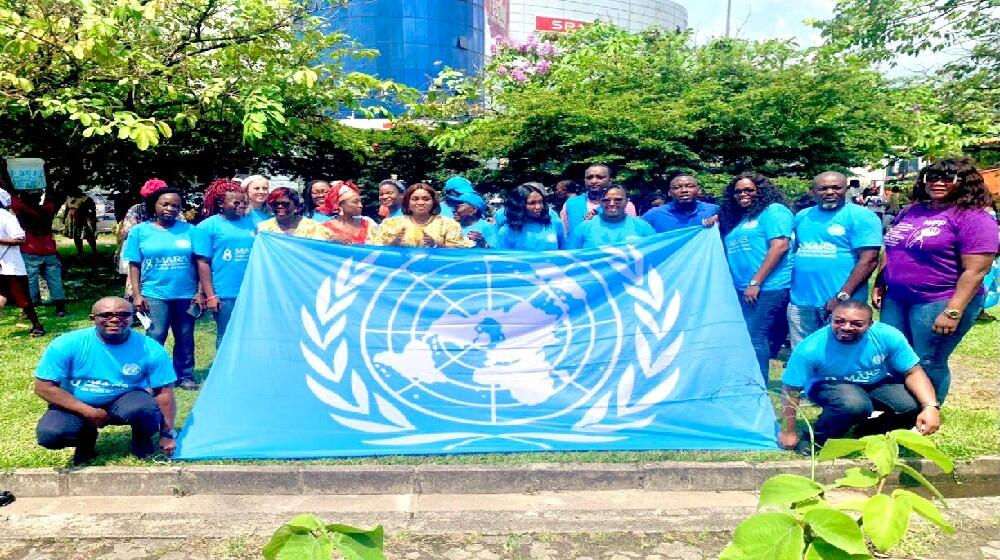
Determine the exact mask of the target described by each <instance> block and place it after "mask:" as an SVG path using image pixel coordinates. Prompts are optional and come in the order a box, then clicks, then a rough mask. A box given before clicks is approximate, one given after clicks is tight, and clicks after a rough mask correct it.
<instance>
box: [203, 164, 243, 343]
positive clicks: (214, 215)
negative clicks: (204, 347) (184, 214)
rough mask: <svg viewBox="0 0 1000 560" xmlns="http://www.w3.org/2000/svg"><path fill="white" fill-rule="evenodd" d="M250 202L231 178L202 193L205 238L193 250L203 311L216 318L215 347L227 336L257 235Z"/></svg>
mask: <svg viewBox="0 0 1000 560" xmlns="http://www.w3.org/2000/svg"><path fill="white" fill-rule="evenodd" d="M249 206H250V200H249V197H248V196H247V193H246V191H245V190H244V189H243V187H242V186H241V185H240V184H239V183H237V182H236V181H233V180H231V179H216V180H215V181H212V182H211V183H210V184H209V185H208V189H206V190H205V203H204V206H203V208H202V215H203V216H204V217H205V219H204V220H202V222H201V223H200V224H198V229H199V230H201V231H203V232H204V233H205V235H203V236H201V237H200V238H197V239H196V241H199V240H200V242H201V244H202V246H200V247H198V246H196V247H195V253H196V254H197V255H198V259H197V260H198V268H199V272H200V273H201V274H200V276H201V277H202V278H205V279H206V280H207V281H205V282H203V283H202V285H201V290H202V292H203V293H204V294H205V308H206V309H208V310H210V311H211V312H212V315H213V316H214V317H215V325H216V333H217V334H216V336H215V347H216V348H218V347H219V344H220V343H221V342H222V337H223V335H225V334H226V327H227V326H228V325H229V319H230V317H232V314H233V308H234V307H235V306H236V296H238V295H239V293H240V285H242V284H243V276H244V274H246V270H247V263H248V262H249V261H250V250H251V249H252V248H253V242H254V239H255V238H256V235H257V228H256V227H254V224H253V220H252V219H250V217H249V216H247V215H246V214H247V208H249Z"/></svg>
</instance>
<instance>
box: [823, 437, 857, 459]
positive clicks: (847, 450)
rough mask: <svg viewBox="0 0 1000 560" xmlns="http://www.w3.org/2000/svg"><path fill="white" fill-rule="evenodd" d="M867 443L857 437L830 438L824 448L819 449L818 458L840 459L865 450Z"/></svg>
mask: <svg viewBox="0 0 1000 560" xmlns="http://www.w3.org/2000/svg"><path fill="white" fill-rule="evenodd" d="M865 445H866V444H865V442H863V441H860V440H857V439H828V440H826V443H824V444H823V448H822V449H820V450H819V455H817V457H816V460H817V461H831V460H833V459H838V458H840V457H844V456H846V455H850V454H851V453H856V452H858V451H862V450H864V448H865Z"/></svg>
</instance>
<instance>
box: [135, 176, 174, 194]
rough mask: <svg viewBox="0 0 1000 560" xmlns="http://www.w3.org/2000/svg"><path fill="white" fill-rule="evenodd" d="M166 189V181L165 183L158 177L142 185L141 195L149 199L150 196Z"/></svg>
mask: <svg viewBox="0 0 1000 560" xmlns="http://www.w3.org/2000/svg"><path fill="white" fill-rule="evenodd" d="M165 188H167V182H166V181H164V180H163V179H157V178H156V177H153V178H152V179H150V180H148V181H146V183H145V184H143V185H142V188H141V189H139V195H140V196H142V198H147V197H149V195H151V194H153V193H155V192H156V191H158V190H160V189H165Z"/></svg>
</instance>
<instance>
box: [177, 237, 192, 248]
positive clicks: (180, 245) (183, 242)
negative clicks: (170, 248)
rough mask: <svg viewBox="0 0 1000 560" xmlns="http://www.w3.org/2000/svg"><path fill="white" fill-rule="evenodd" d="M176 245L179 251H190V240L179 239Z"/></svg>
mask: <svg viewBox="0 0 1000 560" xmlns="http://www.w3.org/2000/svg"><path fill="white" fill-rule="evenodd" d="M174 245H176V246H177V247H178V248H179V249H190V248H191V241H190V240H188V239H178V240H177V241H174Z"/></svg>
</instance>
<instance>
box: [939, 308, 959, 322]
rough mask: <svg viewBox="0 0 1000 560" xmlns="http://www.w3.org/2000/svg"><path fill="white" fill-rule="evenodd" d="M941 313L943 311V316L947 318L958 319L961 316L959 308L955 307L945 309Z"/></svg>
mask: <svg viewBox="0 0 1000 560" xmlns="http://www.w3.org/2000/svg"><path fill="white" fill-rule="evenodd" d="M943 313H944V316H945V317H947V318H949V319H955V320H958V319H961V318H962V312H961V311H959V310H957V309H945V310H944V311H943Z"/></svg>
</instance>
